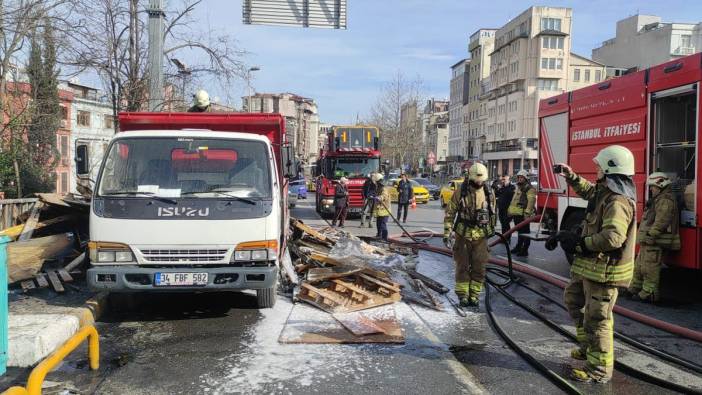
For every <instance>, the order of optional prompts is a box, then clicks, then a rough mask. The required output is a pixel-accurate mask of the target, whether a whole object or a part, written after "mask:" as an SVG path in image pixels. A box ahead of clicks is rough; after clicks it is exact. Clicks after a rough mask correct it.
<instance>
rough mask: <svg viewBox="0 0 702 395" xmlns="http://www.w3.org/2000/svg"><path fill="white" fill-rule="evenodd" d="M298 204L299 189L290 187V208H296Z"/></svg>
mask: <svg viewBox="0 0 702 395" xmlns="http://www.w3.org/2000/svg"><path fill="white" fill-rule="evenodd" d="M296 204H297V191H296V190H294V189H293V188H292V187H288V208H294V207H295V205H296Z"/></svg>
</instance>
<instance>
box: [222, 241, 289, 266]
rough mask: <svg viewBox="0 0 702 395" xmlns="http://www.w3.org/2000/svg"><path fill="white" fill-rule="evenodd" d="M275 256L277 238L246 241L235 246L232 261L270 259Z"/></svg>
mask: <svg viewBox="0 0 702 395" xmlns="http://www.w3.org/2000/svg"><path fill="white" fill-rule="evenodd" d="M277 256H278V241H277V240H261V241H247V242H244V243H240V244H239V245H237V246H236V249H235V250H234V255H233V256H232V258H233V259H232V262H235V261H236V262H242V261H272V260H274V259H275V258H276V257H277Z"/></svg>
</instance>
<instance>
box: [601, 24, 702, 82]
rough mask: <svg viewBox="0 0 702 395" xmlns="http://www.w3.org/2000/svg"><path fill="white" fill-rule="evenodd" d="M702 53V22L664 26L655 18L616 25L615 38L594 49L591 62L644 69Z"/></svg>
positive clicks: (614, 66)
mask: <svg viewBox="0 0 702 395" xmlns="http://www.w3.org/2000/svg"><path fill="white" fill-rule="evenodd" d="M701 50H702V22H698V23H664V22H661V17H659V16H654V15H633V16H630V17H628V18H625V19H622V20H620V21H619V22H617V31H616V36H615V37H614V38H611V39H609V40H607V41H605V42H603V43H602V45H601V46H600V47H598V48H595V49H593V50H592V59H593V60H595V61H597V62H599V63H603V64H605V65H607V66H610V67H613V68H615V69H616V68H623V69H628V68H633V67H636V68H639V69H644V68H647V67H650V66H653V65H656V64H660V63H664V62H667V61H669V60H672V59H675V58H679V57H682V56H687V55H691V54H693V53H696V52H700V51H701Z"/></svg>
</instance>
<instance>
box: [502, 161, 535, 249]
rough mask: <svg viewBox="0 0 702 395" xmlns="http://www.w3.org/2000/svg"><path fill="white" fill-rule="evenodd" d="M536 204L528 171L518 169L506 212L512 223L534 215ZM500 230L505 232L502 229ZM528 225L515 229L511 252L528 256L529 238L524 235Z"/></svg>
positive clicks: (526, 232) (527, 231) (527, 230)
mask: <svg viewBox="0 0 702 395" xmlns="http://www.w3.org/2000/svg"><path fill="white" fill-rule="evenodd" d="M535 205H536V189H534V187H533V186H532V185H531V183H530V182H529V173H528V172H527V171H526V170H520V171H519V173H517V188H516V190H515V191H514V196H512V202H511V203H510V204H509V208H508V209H507V213H508V214H509V216H510V217H512V218H513V219H514V224H515V225H516V224H518V223H520V222H522V221H524V219H525V218H526V217H531V216H532V215H534V206H535ZM502 232H505V231H504V230H503V231H502ZM529 232H530V230H529V226H524V227H522V228H520V229H519V230H517V233H518V234H519V236H518V237H517V245H516V246H515V247H514V248H513V249H512V253H513V254H516V255H517V256H529V245H531V239H529V238H528V237H526V236H524V235H525V234H529Z"/></svg>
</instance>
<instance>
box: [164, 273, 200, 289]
mask: <svg viewBox="0 0 702 395" xmlns="http://www.w3.org/2000/svg"><path fill="white" fill-rule="evenodd" d="M154 283H155V285H156V286H157V287H186V286H204V285H207V273H156V274H155V275H154Z"/></svg>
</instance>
